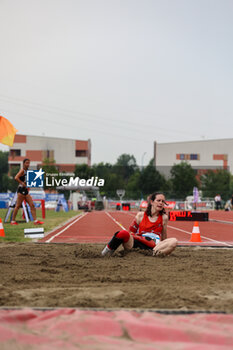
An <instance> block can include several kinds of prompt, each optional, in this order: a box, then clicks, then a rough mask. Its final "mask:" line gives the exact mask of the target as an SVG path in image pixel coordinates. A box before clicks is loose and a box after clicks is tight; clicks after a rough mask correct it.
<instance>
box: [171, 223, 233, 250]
mask: <svg viewBox="0 0 233 350" xmlns="http://www.w3.org/2000/svg"><path fill="white" fill-rule="evenodd" d="M167 227H169V228H172V229H173V230H177V231H181V232H185V233H187V234H188V235H191V234H192V233H190V232H188V231H185V230H182V229H181V228H177V227H173V226H170V225H167ZM201 237H203V238H205V239H208V240H209V241H212V242H215V243H220V244H225V245H227V246H231V247H233V245H231V244H229V243H226V242H221V241H216V240H215V239H212V238H208V237H205V236H203V235H201Z"/></svg>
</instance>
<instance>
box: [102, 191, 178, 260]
mask: <svg viewBox="0 0 233 350" xmlns="http://www.w3.org/2000/svg"><path fill="white" fill-rule="evenodd" d="M164 205H165V196H164V194H163V193H160V192H156V193H153V194H152V195H151V196H150V197H149V200H148V206H147V209H146V211H145V212H138V213H137V215H136V217H135V219H134V221H133V222H132V224H131V226H130V228H129V231H130V232H128V231H126V230H122V231H118V232H116V233H115V234H114V235H113V237H112V239H111V241H110V242H109V243H108V244H107V245H106V247H105V248H104V250H103V251H102V255H103V256H105V255H111V254H113V253H114V251H115V250H116V249H117V248H118V247H119V246H120V245H121V244H123V247H124V249H125V250H130V249H132V248H140V249H150V250H153V255H162V256H163V255H169V254H171V252H172V251H173V250H174V249H175V248H176V245H177V239H176V238H167V221H168V216H167V214H166V212H165V209H164Z"/></svg>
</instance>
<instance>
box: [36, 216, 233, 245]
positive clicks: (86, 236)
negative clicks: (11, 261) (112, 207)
mask: <svg viewBox="0 0 233 350" xmlns="http://www.w3.org/2000/svg"><path fill="white" fill-rule="evenodd" d="M134 215H135V213H132V212H117V211H112V212H105V211H96V212H95V211H94V212H91V213H84V214H82V215H80V216H78V217H76V218H75V219H74V220H72V221H71V222H69V224H66V225H64V226H63V227H61V228H59V229H56V230H55V231H53V232H52V233H50V234H49V235H48V236H46V237H45V238H44V239H42V240H41V242H53V243H106V242H107V241H108V240H109V238H111V237H112V235H113V233H114V232H116V231H119V230H120V229H123V228H125V229H128V228H129V225H130V223H131V222H132V220H133V217H134ZM209 217H210V220H217V221H209V222H199V227H200V232H201V238H202V243H201V244H202V245H216V246H227V245H232V246H233V212H222V211H221V212H220V211H219V212H218V211H214V212H210V215H209ZM192 228H193V222H190V221H179V222H173V221H170V222H169V223H168V237H176V238H177V239H178V242H179V244H190V245H193V243H190V242H189V240H190V238H191V232H192Z"/></svg>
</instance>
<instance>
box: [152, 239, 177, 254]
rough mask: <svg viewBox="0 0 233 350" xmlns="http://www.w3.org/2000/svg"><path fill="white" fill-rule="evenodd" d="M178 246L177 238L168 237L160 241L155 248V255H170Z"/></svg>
mask: <svg viewBox="0 0 233 350" xmlns="http://www.w3.org/2000/svg"><path fill="white" fill-rule="evenodd" d="M176 246H177V239H176V238H167V239H165V240H164V241H161V242H159V243H158V244H156V246H155V247H154V249H153V255H158V256H159V255H169V254H171V252H173V250H174V249H175V248H176Z"/></svg>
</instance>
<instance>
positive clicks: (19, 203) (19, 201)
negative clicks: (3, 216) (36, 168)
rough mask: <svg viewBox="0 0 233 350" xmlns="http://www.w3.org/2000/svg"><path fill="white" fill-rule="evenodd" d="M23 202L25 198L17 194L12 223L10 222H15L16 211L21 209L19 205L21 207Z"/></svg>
mask: <svg viewBox="0 0 233 350" xmlns="http://www.w3.org/2000/svg"><path fill="white" fill-rule="evenodd" d="M24 200H25V196H24V195H23V194H21V193H18V194H17V201H16V205H15V209H14V211H13V215H12V221H11V222H14V221H15V218H16V215H17V213H18V210H19V209H20V208H21V205H22V203H23V201H24Z"/></svg>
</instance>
